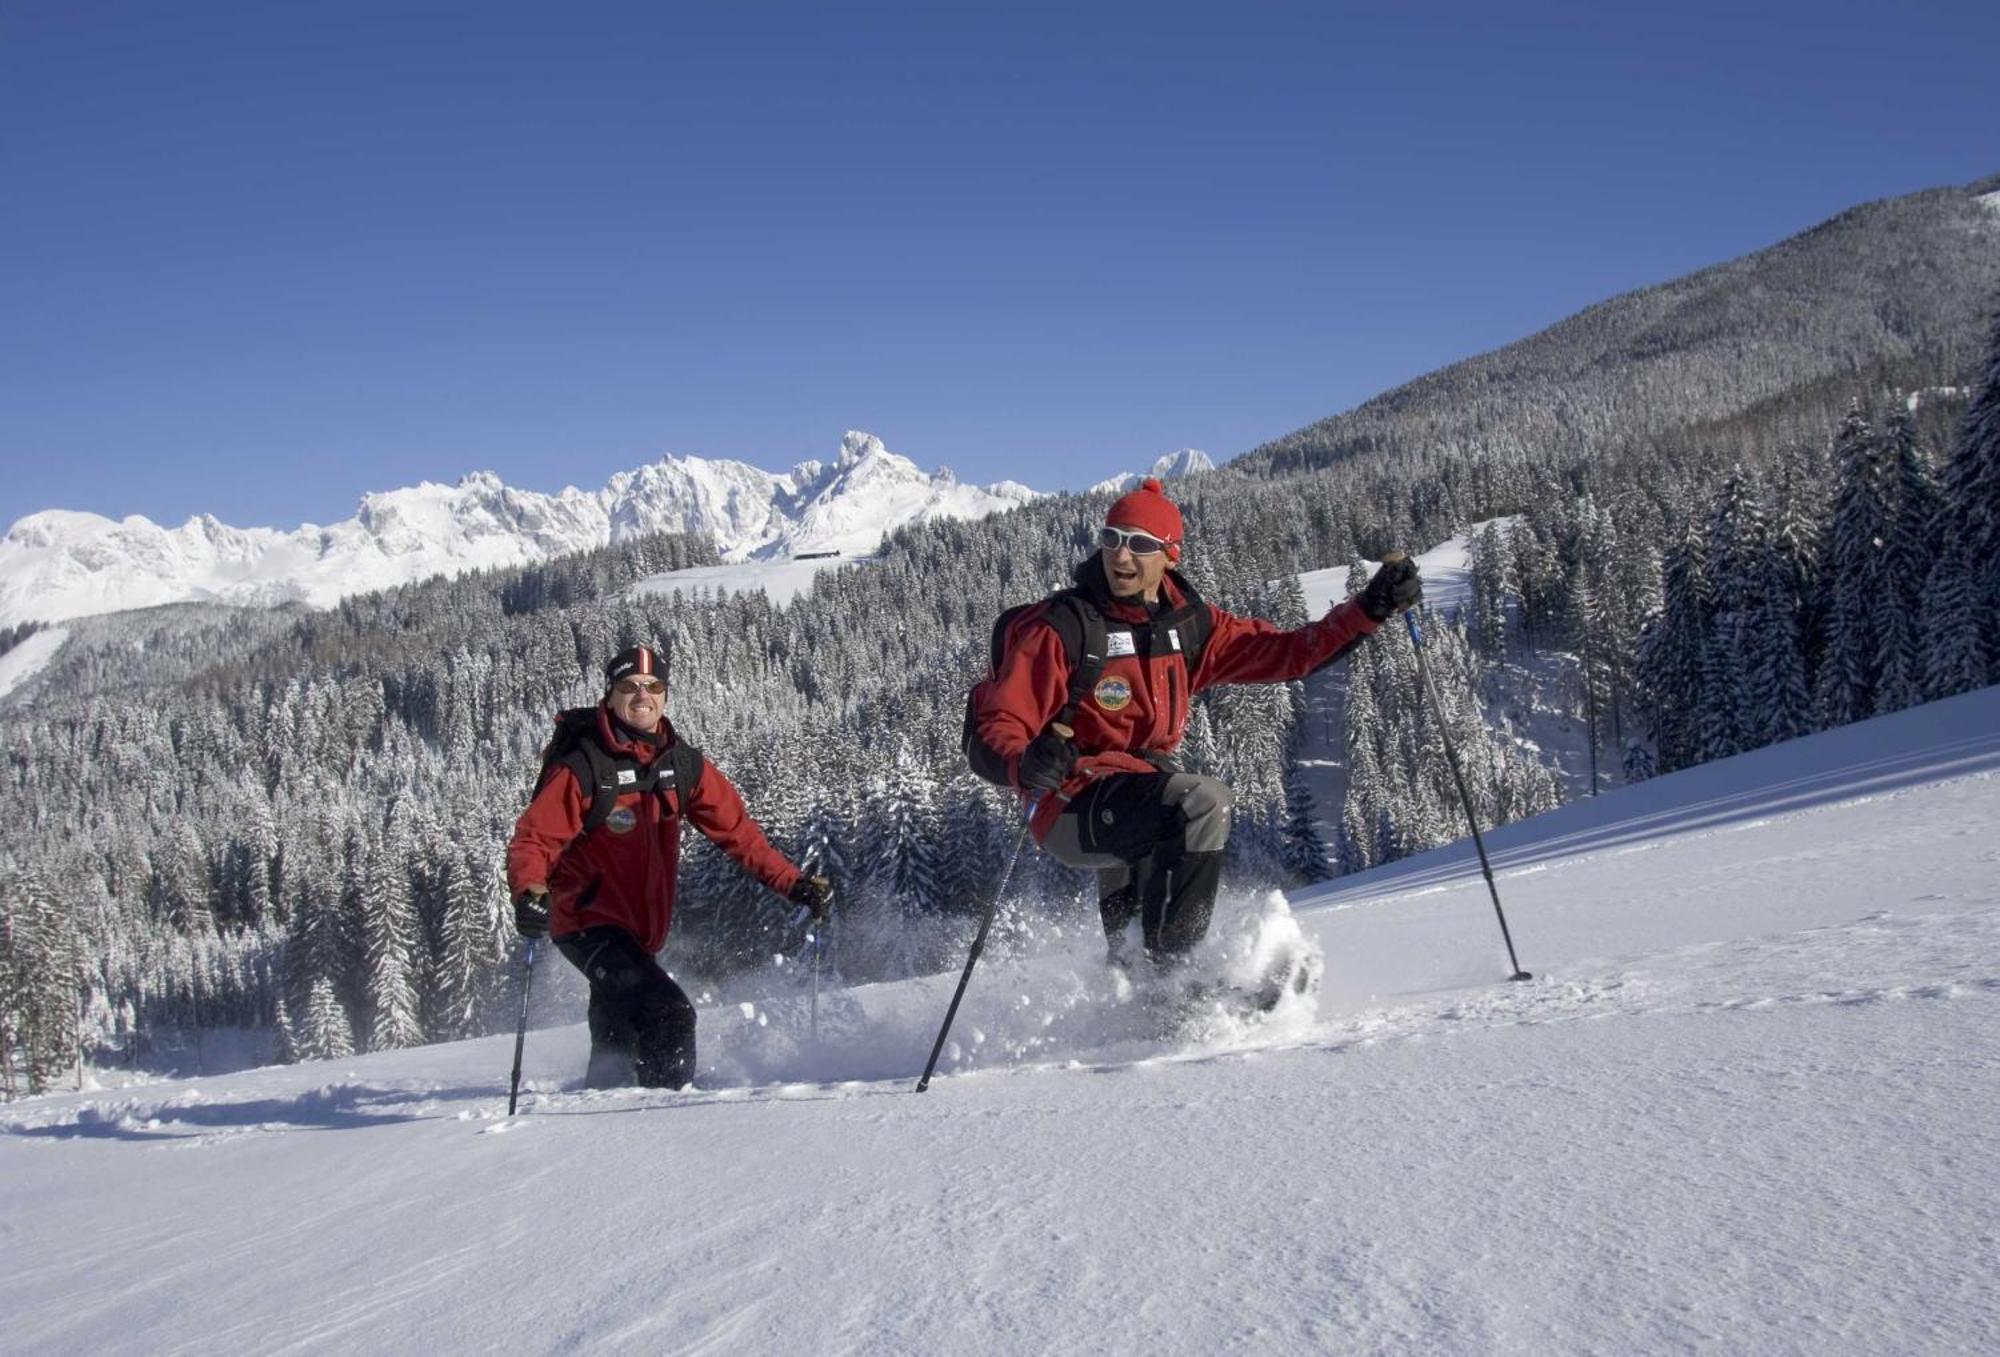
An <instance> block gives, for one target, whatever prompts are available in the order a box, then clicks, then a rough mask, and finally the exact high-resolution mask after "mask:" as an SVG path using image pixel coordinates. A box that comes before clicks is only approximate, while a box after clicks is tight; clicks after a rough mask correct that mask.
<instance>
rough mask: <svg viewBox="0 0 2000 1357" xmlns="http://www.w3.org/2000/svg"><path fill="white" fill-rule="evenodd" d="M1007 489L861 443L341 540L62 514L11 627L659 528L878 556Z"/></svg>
mask: <svg viewBox="0 0 2000 1357" xmlns="http://www.w3.org/2000/svg"><path fill="white" fill-rule="evenodd" d="M1035 495H1036V492H1035V491H1033V490H1030V489H1029V488H1028V487H1026V486H1024V485H1019V484H1016V483H1014V482H1012V481H1003V482H1001V483H999V484H997V485H992V486H986V487H980V486H970V485H962V484H960V483H959V482H958V480H957V478H955V477H954V476H953V475H952V474H951V472H950V471H949V470H943V469H940V470H939V471H937V472H936V473H933V474H926V473H924V472H922V471H919V470H918V469H917V467H916V465H915V463H913V462H911V461H910V460H909V459H908V458H905V457H900V456H898V455H896V454H895V453H893V452H890V451H889V450H888V449H887V448H885V447H883V446H882V443H881V440H880V439H877V438H875V437H873V436H872V435H870V434H865V433H849V434H847V435H846V437H845V438H843V439H842V441H841V446H840V453H839V455H838V456H837V457H836V458H835V459H834V460H833V461H832V462H817V461H811V462H802V463H800V464H799V465H798V466H796V467H794V468H792V470H791V471H789V472H787V473H785V474H782V475H779V474H775V473H772V472H768V471H762V470H759V469H758V468H756V467H754V466H749V465H747V464H745V463H742V462H728V461H714V460H710V459H708V458H702V457H666V458H662V459H661V460H660V461H658V462H656V463H653V464H652V465H650V466H645V467H641V468H639V469H638V470H637V471H630V472H621V473H619V474H618V475H616V476H613V477H612V478H611V480H610V482H609V483H608V484H606V485H605V487H604V488H603V489H602V490H598V491H595V492H586V491H582V490H578V489H575V488H569V489H565V490H563V491H561V492H560V493H558V494H554V495H545V494H539V493H537V492H534V491H528V490H515V489H513V488H511V487H509V486H506V485H504V484H502V483H501V482H500V480H499V478H498V477H496V476H494V475H493V474H492V473H490V472H474V473H472V474H471V475H469V476H466V477H465V478H464V479H463V480H461V481H459V483H458V484H457V485H452V486H445V485H434V484H430V483H425V484H423V485H418V486H413V487H410V488H407V489H402V490H391V491H387V492H384V493H381V494H371V495H368V496H366V497H364V498H363V499H362V501H361V507H360V510H359V512H358V513H356V515H355V516H354V517H353V518H351V519H347V520H345V521H343V522H340V523H336V524H334V525H332V526H331V527H326V528H321V527H317V526H314V525H311V524H308V525H306V526H305V527H302V528H298V529H295V530H293V531H291V532H280V531H278V530H276V529H271V528H248V529H243V528H232V527H229V526H228V525H226V524H224V523H220V522H218V521H216V520H215V519H214V518H212V517H209V516H207V515H203V516H201V517H198V518H192V519H189V520H188V521H187V522H186V523H184V524H182V525H181V526H180V527H178V528H164V527H161V526H160V525H158V524H156V523H153V522H151V521H150V520H148V519H145V518H140V517H136V516H135V517H131V518H127V519H124V520H123V521H122V522H113V521H112V520H110V519H108V518H103V517H100V516H98V515H96V514H84V513H74V512H70V511H67V510H61V509H52V510H47V511H44V512H41V513H35V514H29V515H28V516H27V517H25V518H22V519H20V520H19V521H18V522H16V523H15V524H14V526H13V527H12V528H11V529H9V530H8V533H7V535H6V537H5V538H0V626H4V625H8V624H11V623H14V622H20V621H26V620H34V621H43V622H47V621H57V620H61V619H63V618H69V617H80V616H85V615H88V614H93V613H104V612H117V611H121V610H124V609H127V608H145V607H152V606H155V605H157V604H161V603H175V602H184V601H190V600H215V601H220V602H224V603H241V604H271V603H280V602H285V601H288V600H293V599H298V600H302V601H304V602H307V603H311V604H315V605H321V606H324V605H327V604H330V603H333V602H335V601H337V600H338V599H340V598H342V597H344V596H346V595H348V594H354V593H362V592H366V591H368V590H371V589H382V588H388V587H390V586H393V585H397V584H406V583H408V582H410V581H412V580H418V579H423V578H426V577H428V576H431V575H437V574H444V573H448V572H453V571H461V570H478V569H491V568H495V567H501V566H512V565H522V564H525V563H528V562H531V561H538V560H544V559H547V558H549V557H552V556H559V555H563V554H566V553H569V552H575V551H584V550H588V549H590V548H592V547H601V546H604V545H606V544H608V543H611V542H617V541H623V540H625V539H627V538H630V537H635V536H639V535H642V534H645V533H649V532H658V531H662V530H672V531H677V532H706V533H711V534H713V535H714V537H715V540H716V544H717V546H718V547H719V548H720V549H721V551H722V553H723V555H724V557H725V558H726V559H729V560H746V559H752V558H755V559H773V558H778V557H783V556H786V555H789V554H791V553H793V552H798V551H839V552H843V553H848V554H852V553H856V552H866V551H872V550H873V549H874V548H875V546H876V545H877V544H878V543H879V542H880V541H881V539H882V535H883V534H884V533H885V532H888V531H890V530H892V529H894V528H896V527H899V526H901V525H902V524H905V523H909V522H915V521H920V520H925V519H932V518H977V517H981V516H983V515H985V514H990V513H993V512H995V511H997V510H1001V509H1007V508H1012V507H1013V506H1015V505H1018V504H1024V503H1026V502H1027V501H1029V500H1031V499H1033V498H1035Z"/></svg>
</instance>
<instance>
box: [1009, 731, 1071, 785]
mask: <svg viewBox="0 0 2000 1357" xmlns="http://www.w3.org/2000/svg"><path fill="white" fill-rule="evenodd" d="M1075 766H1076V746H1075V745H1073V744H1071V743H1070V742H1069V741H1068V740H1067V739H1066V738H1064V737H1063V736H1062V735H1059V734H1057V733H1056V732H1055V731H1053V730H1045V731H1043V732H1042V733H1041V734H1040V735H1037V736H1036V737H1035V738H1034V740H1033V741H1031V742H1030V743H1029V745H1028V747H1027V748H1026V749H1023V750H1022V751H1021V769H1020V774H1019V776H1018V779H1017V780H1018V781H1019V782H1020V784H1021V785H1022V786H1023V787H1034V788H1038V789H1040V790H1042V791H1045V792H1053V791H1059V790H1061V788H1062V785H1063V783H1065V782H1067V781H1069V770H1070V769H1071V768H1073V767H1075Z"/></svg>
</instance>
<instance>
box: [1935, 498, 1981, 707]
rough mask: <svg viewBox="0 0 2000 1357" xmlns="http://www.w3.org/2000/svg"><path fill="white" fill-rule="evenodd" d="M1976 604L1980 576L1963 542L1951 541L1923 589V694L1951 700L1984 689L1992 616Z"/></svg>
mask: <svg viewBox="0 0 2000 1357" xmlns="http://www.w3.org/2000/svg"><path fill="white" fill-rule="evenodd" d="M1978 600H1979V578H1978V573H1977V569H1976V567H1975V565H1974V563H1973V561H1972V560H1971V559H1970V557H1969V556H1968V555H1967V554H1966V547H1965V540H1964V539H1963V538H1961V537H1951V538H1949V539H1948V540H1947V541H1946V542H1945V544H1944V548H1943V550H1942V551H1941V552H1940V553H1939V554H1938V558H1937V561H1936V562H1935V563H1934V564H1933V565H1932V567H1931V572H1930V576H1929V578H1928V580H1927V581H1926V582H1925V585H1924V612H1923V633H1924V693H1925V696H1927V697H1930V698H1933V699H1935V698H1940V697H1951V696H1953V695H1954V694H1956V693H1966V692H1971V691H1972V690H1973V689H1974V688H1983V687H1985V686H1986V677H1987V673H1988V669H1987V662H1986V636H1987V632H1988V630H1989V628H1990V626H1991V615H1990V614H1989V613H1986V612H1983V611H1982V610H1981V608H1980V607H1979V601H1978Z"/></svg>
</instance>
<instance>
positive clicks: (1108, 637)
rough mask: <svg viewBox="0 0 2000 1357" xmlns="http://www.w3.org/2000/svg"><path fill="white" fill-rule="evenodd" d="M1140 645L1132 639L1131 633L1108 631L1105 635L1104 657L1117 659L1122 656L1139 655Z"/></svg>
mask: <svg viewBox="0 0 2000 1357" xmlns="http://www.w3.org/2000/svg"><path fill="white" fill-rule="evenodd" d="M1138 653H1139V643H1138V642H1137V641H1135V640H1133V639H1132V633H1131V632H1129V631H1107V632H1105V633H1104V657H1105V658H1106V659H1116V658H1117V657H1118V656H1120V655H1137V654H1138Z"/></svg>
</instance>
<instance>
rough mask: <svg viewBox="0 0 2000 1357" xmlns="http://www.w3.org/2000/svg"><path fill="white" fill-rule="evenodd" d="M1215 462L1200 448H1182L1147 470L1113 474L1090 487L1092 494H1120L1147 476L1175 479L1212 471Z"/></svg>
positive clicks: (1133, 487)
mask: <svg viewBox="0 0 2000 1357" xmlns="http://www.w3.org/2000/svg"><path fill="white" fill-rule="evenodd" d="M1213 470H1215V463H1214V462H1213V461H1211V460H1210V459H1209V455H1208V454H1207V453H1205V452H1203V451H1202V450H1201V449H1200V448H1182V449H1181V450H1180V451H1178V452H1170V453H1168V454H1167V455H1166V456H1164V457H1162V458H1160V459H1159V460H1158V461H1156V462H1154V463H1153V465H1152V469H1151V470H1148V471H1135V472H1129V473H1127V474H1126V475H1123V476H1113V477H1111V478H1110V479H1109V480H1104V481H1099V482H1098V483H1097V484H1096V485H1093V486H1091V487H1090V489H1091V492H1092V493H1093V494H1096V493H1109V494H1114V495H1122V494H1124V493H1125V492H1126V491H1127V490H1133V489H1136V488H1138V485H1139V482H1141V481H1143V480H1145V479H1146V477H1148V476H1157V477H1158V478H1159V479H1161V480H1163V481H1177V480H1179V479H1181V477H1183V476H1192V475H1194V474H1195V473H1196V472H1198V471H1213Z"/></svg>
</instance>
